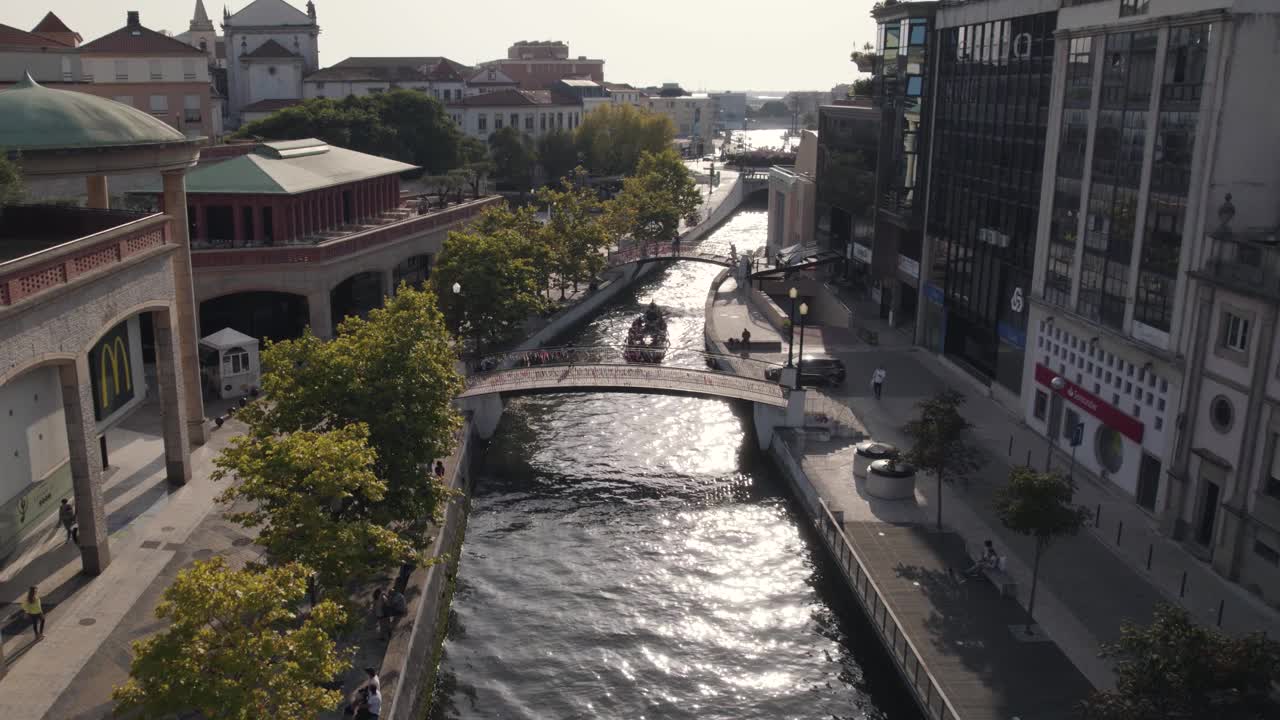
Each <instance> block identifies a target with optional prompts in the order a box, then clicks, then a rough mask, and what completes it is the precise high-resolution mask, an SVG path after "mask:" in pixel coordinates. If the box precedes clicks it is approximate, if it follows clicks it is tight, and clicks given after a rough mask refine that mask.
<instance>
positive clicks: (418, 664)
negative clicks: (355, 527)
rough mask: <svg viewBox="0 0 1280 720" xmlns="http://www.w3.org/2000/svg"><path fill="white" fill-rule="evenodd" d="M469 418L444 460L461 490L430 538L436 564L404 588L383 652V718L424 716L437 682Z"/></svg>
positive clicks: (466, 500) (458, 538) (462, 516)
mask: <svg viewBox="0 0 1280 720" xmlns="http://www.w3.org/2000/svg"><path fill="white" fill-rule="evenodd" d="M471 435H472V433H471V422H470V420H469V419H467V420H464V422H463V427H462V430H461V432H459V433H458V437H459V440H458V446H457V448H456V449H455V450H454V452H453V455H452V456H451V457H450V458H449V462H448V463H446V480H447V482H448V483H449V487H451V488H453V489H454V490H458V491H459V493H458V495H457V496H456V497H454V498H452V499H451V500H450V501H449V502H448V504H447V505H446V506H445V510H444V514H443V517H442V519H441V522H440V524H439V525H438V526H437V528H438V529H437V531H436V535H435V537H434V538H433V539H432V541H431V547H430V556H431V558H432V560H434V561H435V562H433V564H431V565H428V566H426V567H419V568H417V569H415V570H414V571H413V573H412V574H411V575H410V576H409V582H408V584H407V586H406V588H405V597H406V599H407V600H408V614H407V615H406V616H405V618H404V619H403V620H401V622H400V623H399V624H397V625H396V626H395V628H394V629H393V631H392V634H391V640H390V642H389V643H388V644H387V652H386V654H385V655H384V656H383V658H382V666H381V670H380V671H379V677H380V678H381V680H382V703H383V705H382V707H383V712H382V715H381V717H382V718H384V719H385V720H419V719H420V718H422V717H425V716H426V712H427V709H428V705H429V704H430V702H431V691H432V689H433V688H434V687H435V681H436V670H437V668H438V661H439V650H440V647H441V646H442V645H443V643H444V637H445V631H446V629H447V628H448V614H449V602H450V599H451V596H452V594H453V578H454V576H455V575H456V573H457V572H458V555H459V550H460V549H461V547H462V538H463V535H464V534H465V531H466V525H467V513H468V511H469V510H470V497H471V477H470V474H469V472H468V469H469V467H470V463H471V453H472V448H473V447H474V441H473V440H472V437H471Z"/></svg>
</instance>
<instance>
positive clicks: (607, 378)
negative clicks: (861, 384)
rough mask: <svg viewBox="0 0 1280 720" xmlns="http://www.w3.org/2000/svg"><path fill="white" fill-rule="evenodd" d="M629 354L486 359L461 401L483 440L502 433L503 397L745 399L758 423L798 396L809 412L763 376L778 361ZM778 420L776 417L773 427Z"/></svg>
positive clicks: (571, 350) (603, 351) (572, 350)
mask: <svg viewBox="0 0 1280 720" xmlns="http://www.w3.org/2000/svg"><path fill="white" fill-rule="evenodd" d="M623 350H624V348H623V347H621V346H593V347H561V348H544V349H540V350H533V351H521V352H510V353H501V354H497V355H488V356H485V357H483V358H481V359H480V360H479V361H478V362H474V363H472V367H471V368H470V371H469V372H468V375H467V379H466V389H465V390H464V391H463V392H462V393H461V394H459V395H458V400H459V401H460V403H461V404H462V406H463V407H464V408H465V409H468V410H471V411H472V412H473V414H474V416H475V418H474V419H475V426H476V428H477V430H478V431H479V432H480V434H481V436H482V437H487V436H489V435H491V434H492V433H493V431H494V430H495V429H496V428H497V424H498V420H499V419H500V417H501V415H502V406H503V398H505V397H512V396H519V395H538V394H548V393H597V392H626V393H647V394H659V395H686V396H695V397H713V398H723V399H728V400H746V401H748V402H751V403H754V404H755V405H756V407H757V420H758V422H759V415H760V410H761V409H763V408H772V409H774V411H775V412H774V415H781V414H782V412H781V411H783V410H785V409H786V408H788V407H789V405H791V404H793V403H792V396H793V395H798V396H800V397H799V399H800V403H801V405H800V407H801V412H802V413H803V393H802V392H800V391H791V390H789V389H787V388H785V387H783V386H782V385H780V384H779V383H778V382H777V381H775V380H767V379H765V371H767V370H769V369H771V368H779V367H781V366H780V365H779V364H778V363H773V362H767V361H763V360H753V359H750V358H744V357H741V356H733V357H732V359H733V363H732V364H730V363H728V362H726V361H727V360H728V359H729V356H724V355H720V354H716V353H708V352H704V351H702V350H692V349H684V348H671V349H670V350H668V352H667V355H666V358H665V359H664V362H663V363H662V364H655V363H640V362H628V361H627V360H626V359H625V358H624V357H623ZM732 367H737V368H739V369H740V372H735V371H733V370H731V369H728V368H732ZM720 368H726V369H723V370H722V369H720ZM779 422H780V418H774V420H773V421H771V423H770V426H771V427H772V426H773V425H776V424H779Z"/></svg>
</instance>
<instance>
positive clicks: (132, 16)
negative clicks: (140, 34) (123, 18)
mask: <svg viewBox="0 0 1280 720" xmlns="http://www.w3.org/2000/svg"><path fill="white" fill-rule="evenodd" d="M117 17H118V16H117ZM128 18H129V19H128V22H126V23H125V25H126V26H127V27H131V28H138V27H142V21H141V20H139V19H138V11H137V10H130V11H129V14H128Z"/></svg>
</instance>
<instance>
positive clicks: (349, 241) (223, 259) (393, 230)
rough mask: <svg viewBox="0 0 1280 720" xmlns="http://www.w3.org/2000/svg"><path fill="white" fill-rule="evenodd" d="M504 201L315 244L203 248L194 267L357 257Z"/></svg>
mask: <svg viewBox="0 0 1280 720" xmlns="http://www.w3.org/2000/svg"><path fill="white" fill-rule="evenodd" d="M502 202H504V201H503V199H502V198H500V197H486V198H480V199H479V200H472V201H470V202H467V203H464V204H462V205H456V206H454V207H451V208H448V209H446V210H439V211H436V212H431V213H427V214H425V215H416V216H413V217H410V218H408V219H406V220H401V221H399V222H393V223H389V224H387V225H381V226H379V227H376V228H370V229H368V230H361V231H359V232H354V233H349V234H347V235H343V236H341V237H337V238H332V239H325V240H321V241H320V242H317V243H315V244H308V245H284V246H265V247H237V248H226V249H220V248H200V249H198V250H195V251H193V252H192V253H191V265H192V266H193V267H235V266H242V265H296V264H306V263H322V262H328V261H329V260H334V259H336V258H340V257H345V256H347V255H353V254H355V253H358V252H362V251H364V250H367V249H369V248H372V247H377V246H379V245H385V244H387V243H390V242H395V241H397V240H401V239H403V238H405V237H407V236H410V235H416V234H418V233H424V232H430V231H432V230H438V229H440V228H444V227H448V226H451V225H455V224H457V223H460V222H463V221H465V220H470V219H472V218H474V217H477V216H479V215H480V213H481V212H483V211H484V210H485V208H488V207H489V206H491V205H497V204H500V203H502Z"/></svg>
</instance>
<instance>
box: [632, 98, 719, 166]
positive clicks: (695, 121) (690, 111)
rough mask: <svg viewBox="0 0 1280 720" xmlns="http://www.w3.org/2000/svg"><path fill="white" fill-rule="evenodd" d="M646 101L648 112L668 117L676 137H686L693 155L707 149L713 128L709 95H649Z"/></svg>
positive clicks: (709, 146) (713, 121) (700, 153)
mask: <svg viewBox="0 0 1280 720" xmlns="http://www.w3.org/2000/svg"><path fill="white" fill-rule="evenodd" d="M648 102H649V111H650V112H654V113H657V114H659V115H665V116H667V117H668V118H670V120H671V124H672V125H674V126H675V129H676V137H677V138H684V139H688V140H689V143H690V147H691V148H692V152H693V154H694V155H702V153H703V152H707V151H709V149H710V148H711V138H712V137H713V134H714V130H715V116H714V113H713V109H712V103H711V98H710V97H709V96H707V95H705V94H702V93H697V94H694V95H681V96H678V97H661V96H650V97H649V101H648Z"/></svg>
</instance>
